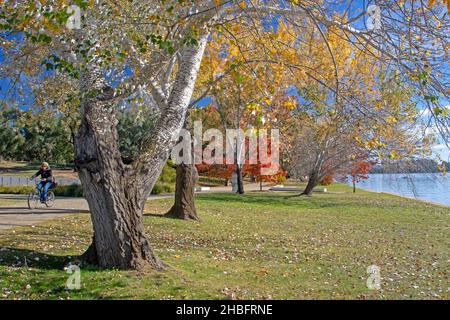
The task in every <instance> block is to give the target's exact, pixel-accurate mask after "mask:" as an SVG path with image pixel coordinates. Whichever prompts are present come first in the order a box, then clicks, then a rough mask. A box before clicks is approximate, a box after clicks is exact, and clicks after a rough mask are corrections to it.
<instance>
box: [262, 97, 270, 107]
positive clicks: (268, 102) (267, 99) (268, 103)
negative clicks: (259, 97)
mask: <svg viewBox="0 0 450 320" xmlns="http://www.w3.org/2000/svg"><path fill="white" fill-rule="evenodd" d="M263 100H264V102H265V103H266V104H267V105H268V106H270V105H271V104H272V99H270V98H269V97H265V98H264V99H263Z"/></svg>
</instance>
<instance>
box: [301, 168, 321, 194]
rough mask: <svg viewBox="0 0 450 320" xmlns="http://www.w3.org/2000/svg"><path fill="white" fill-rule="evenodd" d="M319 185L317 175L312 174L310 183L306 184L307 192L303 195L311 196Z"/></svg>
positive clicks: (304, 191)
mask: <svg viewBox="0 0 450 320" xmlns="http://www.w3.org/2000/svg"><path fill="white" fill-rule="evenodd" d="M317 184H318V178H317V173H312V174H310V176H309V179H308V183H307V184H306V188H305V190H303V192H302V193H301V195H305V196H311V195H312V192H313V190H314V188H315V187H316V186H317Z"/></svg>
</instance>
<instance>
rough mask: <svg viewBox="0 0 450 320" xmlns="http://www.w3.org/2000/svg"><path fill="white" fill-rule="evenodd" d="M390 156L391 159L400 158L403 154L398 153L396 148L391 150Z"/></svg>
mask: <svg viewBox="0 0 450 320" xmlns="http://www.w3.org/2000/svg"><path fill="white" fill-rule="evenodd" d="M388 158H389V159H400V158H401V155H400V154H398V153H397V151H396V150H395V149H392V150H391V153H390V154H388Z"/></svg>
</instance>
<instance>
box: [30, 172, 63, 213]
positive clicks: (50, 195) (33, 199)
mask: <svg viewBox="0 0 450 320" xmlns="http://www.w3.org/2000/svg"><path fill="white" fill-rule="evenodd" d="M35 182H36V188H35V189H34V191H33V192H31V193H30V194H29V195H28V208H30V209H36V208H37V206H38V203H39V202H40V201H41V192H43V191H41V190H40V189H39V182H40V180H38V179H36V180H35ZM55 188H56V183H55V182H53V183H52V186H51V187H50V188H49V189H48V191H47V199H46V200H45V201H44V204H45V206H46V207H49V208H50V207H53V205H54V204H55V193H54V190H55Z"/></svg>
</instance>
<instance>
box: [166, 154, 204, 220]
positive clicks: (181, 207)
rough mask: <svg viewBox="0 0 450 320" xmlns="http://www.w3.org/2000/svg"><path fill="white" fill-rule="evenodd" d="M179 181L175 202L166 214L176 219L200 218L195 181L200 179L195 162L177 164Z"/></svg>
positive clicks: (177, 182)
mask: <svg viewBox="0 0 450 320" xmlns="http://www.w3.org/2000/svg"><path fill="white" fill-rule="evenodd" d="M176 170H177V181H176V187H175V203H174V205H173V206H172V208H171V209H170V210H169V212H167V213H166V214H165V216H166V217H170V218H176V219H184V220H188V219H192V220H200V219H199V217H198V216H197V210H196V209H195V200H194V199H195V182H196V181H197V180H198V174H197V169H196V168H195V165H194V164H184V163H181V164H179V165H177V169H176Z"/></svg>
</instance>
